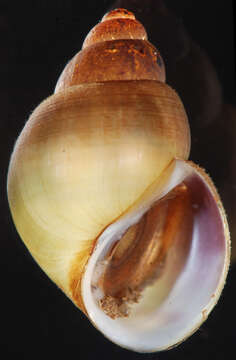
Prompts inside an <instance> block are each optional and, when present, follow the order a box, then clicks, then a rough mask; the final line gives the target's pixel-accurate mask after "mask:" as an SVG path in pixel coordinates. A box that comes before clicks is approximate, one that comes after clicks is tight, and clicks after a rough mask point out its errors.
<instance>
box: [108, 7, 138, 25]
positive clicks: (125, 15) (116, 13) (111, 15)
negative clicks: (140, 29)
mask: <svg viewBox="0 0 236 360" xmlns="http://www.w3.org/2000/svg"><path fill="white" fill-rule="evenodd" d="M115 18H120V19H133V20H135V16H134V14H133V13H132V12H131V11H128V10H126V9H115V10H111V11H110V12H108V13H107V14H105V15H104V16H103V18H102V22H103V21H107V20H111V19H115Z"/></svg>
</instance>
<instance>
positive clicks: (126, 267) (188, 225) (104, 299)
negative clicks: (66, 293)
mask: <svg viewBox="0 0 236 360" xmlns="http://www.w3.org/2000/svg"><path fill="white" fill-rule="evenodd" d="M191 208H192V207H191V194H190V191H189V190H188V188H187V187H186V185H184V184H181V185H179V186H177V187H176V188H175V189H173V190H172V191H171V192H170V193H169V194H167V195H166V196H165V197H164V198H162V199H161V200H159V201H158V202H156V203H154V204H153V206H152V207H151V208H150V209H149V210H148V211H147V212H146V213H145V214H144V215H143V217H142V218H141V219H140V220H139V222H138V223H136V224H134V225H132V226H130V228H128V230H127V231H126V233H125V234H124V235H123V236H122V238H121V239H120V240H119V241H117V243H116V244H115V245H113V247H112V249H110V251H109V252H108V253H107V255H106V258H105V259H104V260H103V265H101V264H100V266H101V267H102V271H100V274H101V275H100V277H99V279H98V281H97V284H96V287H97V288H99V289H100V290H101V294H103V295H102V296H101V297H100V299H99V306H100V307H101V309H102V310H103V311H104V312H105V313H106V314H107V315H108V316H110V317H111V318H113V319H114V318H117V317H127V316H129V313H130V310H131V308H132V307H131V305H132V304H134V303H137V302H139V301H140V299H141V297H142V294H143V292H144V289H145V288H146V287H147V286H151V285H152V284H153V283H155V282H156V281H157V280H158V279H159V278H160V277H161V276H162V274H163V272H164V270H165V263H166V258H167V256H168V252H169V250H170V248H171V247H172V245H173V244H174V242H176V241H178V238H180V237H183V236H184V237H190V236H191V232H192V213H191Z"/></svg>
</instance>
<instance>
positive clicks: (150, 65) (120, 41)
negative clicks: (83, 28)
mask: <svg viewBox="0 0 236 360" xmlns="http://www.w3.org/2000/svg"><path fill="white" fill-rule="evenodd" d="M117 80H118V81H119V80H158V81H161V82H165V66H164V62H163V60H162V57H161V55H160V53H159V51H158V50H157V49H156V48H155V47H154V46H153V45H152V44H151V43H150V42H149V41H147V34H146V31H145V29H144V27H143V25H142V24H141V23H140V22H139V21H137V20H136V19H135V16H134V15H133V13H131V12H129V11H127V10H125V9H116V10H113V11H111V12H109V13H108V14H106V15H105V16H104V17H103V18H102V20H101V22H100V23H98V24H97V25H96V26H95V27H94V28H93V29H92V30H91V31H90V32H89V34H88V35H87V37H86V38H85V40H84V43H83V46H82V50H81V51H80V52H78V53H77V54H76V55H75V56H74V57H73V58H72V60H71V61H70V62H69V63H68V64H67V66H66V67H65V69H64V71H63V72H62V74H61V76H60V77H59V80H58V82H57V85H56V89H55V92H58V91H61V90H64V89H65V88H67V87H69V86H73V85H78V84H83V83H94V82H106V81H117Z"/></svg>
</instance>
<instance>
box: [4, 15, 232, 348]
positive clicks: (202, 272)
mask: <svg viewBox="0 0 236 360" xmlns="http://www.w3.org/2000/svg"><path fill="white" fill-rule="evenodd" d="M164 81H165V69H164V63H163V60H162V58H161V56H160V54H159V52H158V51H157V50H156V49H155V48H154V47H153V45H151V44H150V43H149V42H148V41H147V35H146V32H145V30H144V28H143V27H142V25H141V24H140V23H139V22H138V21H137V20H136V19H135V17H134V15H133V14H132V13H130V12H128V11H127V10H124V9H117V10H113V11H111V12H110V13H108V14H107V15H105V17H104V18H103V20H102V22H101V23H99V24H98V25H97V26H96V27H95V28H94V29H92V30H91V32H90V33H89V35H88V36H87V38H86V39H85V42H84V45H83V49H82V50H81V51H80V52H79V53H78V54H76V55H75V56H74V58H73V59H72V60H71V61H70V62H69V63H68V65H67V66H66V68H65V70H64V71H63V73H62V74H61V76H60V78H59V80H58V83H57V85H56V89H55V94H54V95H52V96H50V97H49V98H48V99H46V100H45V101H43V102H42V103H41V104H40V105H39V106H38V107H37V108H36V109H35V111H34V112H33V113H32V115H31V116H30V118H29V120H28V121H27V123H26V125H25V127H24V129H23V130H22V132H21V134H20V136H19V138H18V140H17V142H16V145H15V148H14V151H13V154H12V157H11V161H10V166H9V173H8V198H9V204H10V209H11V212H12V216H13V220H14V223H15V225H16V228H17V230H18V232H19V234H20V236H21V238H22V240H23V241H24V243H25V244H26V246H27V248H28V249H29V251H30V252H31V254H32V256H33V257H34V259H35V260H36V261H37V262H38V264H39V265H40V267H41V268H42V269H43V270H44V271H45V272H46V273H47V274H48V276H49V277H50V278H51V279H52V280H53V281H54V282H55V283H56V284H57V285H58V286H59V287H60V288H61V289H62V290H63V291H64V292H65V294H66V295H67V296H68V297H69V298H70V299H71V300H72V301H73V302H74V304H75V305H76V306H78V307H79V308H80V309H81V310H82V311H83V312H84V313H85V314H86V315H87V316H88V318H89V319H90V320H91V321H92V322H93V324H94V325H95V326H96V328H98V329H99V330H100V331H101V332H102V333H103V334H104V335H105V336H106V337H108V338H109V339H110V340H111V341H113V342H114V343H116V344H118V345H120V346H122V347H125V348H128V349H131V350H134V351H138V352H152V351H159V350H164V349H168V348H170V347H172V346H174V345H176V344H177V343H179V342H182V341H183V340H184V339H185V338H187V337H188V336H189V335H191V334H192V333H193V332H194V331H195V330H196V329H197V328H198V327H199V326H200V325H201V323H202V322H203V321H204V320H205V319H206V318H207V316H208V314H209V312H210V311H211V309H212V308H213V306H214V305H215V304H216V302H217V300H218V298H219V296H220V293H221V291H222V288H223V285H224V282H225V278H226V274H227V270H228V263H229V231H228V225H227V221H226V216H225V213H224V209H223V206H222V204H221V201H220V198H219V196H218V194H217V191H216V189H215V187H214V185H213V183H212V181H211V180H210V178H209V177H208V175H207V174H206V173H205V172H204V170H203V169H201V168H199V167H198V166H196V165H195V164H193V163H192V162H190V161H187V158H188V156H189V150H190V133H189V126H188V120H187V117H186V113H185V110H184V108H183V105H182V103H181V100H180V99H179V97H178V95H177V94H176V92H175V91H174V90H172V89H171V88H170V87H169V86H168V85H166V84H165V83H164Z"/></svg>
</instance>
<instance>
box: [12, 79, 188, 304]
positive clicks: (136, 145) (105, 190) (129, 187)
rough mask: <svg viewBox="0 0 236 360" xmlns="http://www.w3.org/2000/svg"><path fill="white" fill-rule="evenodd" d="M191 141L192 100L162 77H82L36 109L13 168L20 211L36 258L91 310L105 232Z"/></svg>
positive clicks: (19, 222)
mask: <svg viewBox="0 0 236 360" xmlns="http://www.w3.org/2000/svg"><path fill="white" fill-rule="evenodd" d="M189 147H190V135H189V127H188V122H187V118H186V114H185V110H184V108H183V105H182V103H181V101H180V100H179V98H178V95H177V94H176V93H175V92H174V91H173V90H172V89H171V88H170V87H168V86H167V85H166V84H163V83H159V82H158V81H114V82H107V83H94V84H82V85H77V86H73V87H70V88H68V89H66V90H65V91H63V92H59V93H58V94H55V95H52V96H51V97H49V98H48V99H46V100H45V101H43V102H42V103H41V104H40V105H39V106H38V107H37V108H36V110H35V111H34V112H33V113H32V115H31V116H30V118H29V120H28V121H27V123H26V125H25V127H24V129H23V131H22V133H21V134H20V136H19V138H18V140H17V142H16V145H15V148H14V151H13V154H12V157H11V162H10V167H9V174H8V197H9V204H10V208H11V212H12V216H13V219H14V222H15V225H16V228H17V230H18V232H19V234H20V236H21V238H22V240H23V241H24V243H25V245H26V246H27V248H28V249H29V251H30V252H31V254H32V256H33V257H34V259H35V260H36V261H37V262H38V264H39V265H40V266H41V268H42V269H43V270H44V271H45V272H46V273H47V274H48V276H49V277H50V278H51V279H52V280H53V281H54V282H55V283H56V284H57V285H58V286H59V287H60V288H61V289H62V290H63V291H64V292H65V293H66V294H67V295H68V296H69V297H70V298H71V299H72V301H73V302H75V303H76V304H77V305H78V306H79V307H80V308H81V309H82V310H84V306H83V303H82V300H81V296H80V281H81V275H82V273H83V269H84V266H85V264H86V263H87V261H88V258H89V256H90V254H91V252H92V250H93V247H94V245H95V242H96V239H97V237H98V236H99V234H100V233H101V232H102V231H103V230H104V229H105V228H106V227H107V226H108V225H109V224H111V223H112V222H114V221H115V220H116V219H117V218H118V217H119V216H120V215H121V214H123V213H124V212H125V211H126V210H127V209H128V208H129V207H130V206H131V205H132V204H133V203H134V202H135V201H136V200H137V199H138V198H139V197H140V196H141V195H142V193H143V192H144V191H145V189H147V187H148V186H150V185H151V184H152V183H153V182H154V181H155V180H156V179H157V178H158V177H160V176H161V174H162V172H163V170H164V169H165V168H166V167H167V166H168V164H170V162H171V160H172V159H173V158H176V157H177V158H181V159H187V157H188V154H189Z"/></svg>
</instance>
